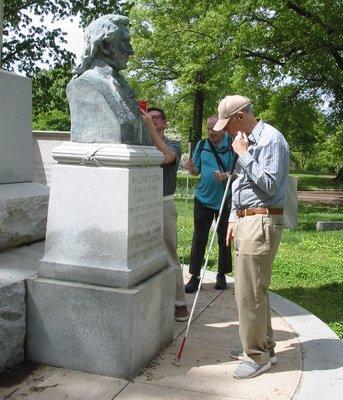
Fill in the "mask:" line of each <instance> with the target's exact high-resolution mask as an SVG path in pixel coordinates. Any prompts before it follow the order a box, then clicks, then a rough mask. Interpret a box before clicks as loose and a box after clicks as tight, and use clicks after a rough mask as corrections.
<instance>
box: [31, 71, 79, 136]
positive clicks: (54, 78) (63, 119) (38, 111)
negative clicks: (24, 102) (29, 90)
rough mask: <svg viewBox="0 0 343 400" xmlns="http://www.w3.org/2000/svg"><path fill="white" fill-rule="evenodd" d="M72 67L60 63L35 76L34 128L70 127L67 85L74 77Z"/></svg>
mask: <svg viewBox="0 0 343 400" xmlns="http://www.w3.org/2000/svg"><path fill="white" fill-rule="evenodd" d="M71 68H72V66H71V65H68V64H66V65H58V66H56V67H55V68H53V69H51V70H40V71H39V72H38V73H36V74H35V75H34V76H33V79H32V84H33V97H32V105H33V127H34V129H38V130H67V131H68V130H69V129H70V118H69V107H68V99H67V95H66V87H67V84H68V82H69V81H70V79H71V77H72V73H71ZM59 118H60V120H59Z"/></svg>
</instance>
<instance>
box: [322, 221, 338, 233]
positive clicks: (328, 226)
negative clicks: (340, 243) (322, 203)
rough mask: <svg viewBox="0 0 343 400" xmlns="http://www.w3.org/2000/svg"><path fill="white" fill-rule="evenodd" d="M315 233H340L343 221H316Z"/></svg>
mask: <svg viewBox="0 0 343 400" xmlns="http://www.w3.org/2000/svg"><path fill="white" fill-rule="evenodd" d="M316 229H317V231H341V230H342V229H343V221H317V224H316Z"/></svg>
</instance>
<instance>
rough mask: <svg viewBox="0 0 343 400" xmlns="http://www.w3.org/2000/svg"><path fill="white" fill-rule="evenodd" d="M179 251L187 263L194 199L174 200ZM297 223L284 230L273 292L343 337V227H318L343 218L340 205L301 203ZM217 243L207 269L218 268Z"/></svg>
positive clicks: (276, 261) (274, 275)
mask: <svg viewBox="0 0 343 400" xmlns="http://www.w3.org/2000/svg"><path fill="white" fill-rule="evenodd" d="M176 203H177V207H178V211H179V254H180V256H181V258H183V257H184V263H186V264H188V263H189V254H190V246H191V240H192V234H193V215H192V214H193V201H192V196H190V200H189V201H188V204H187V208H186V212H185V200H183V199H181V198H179V199H177V200H176ZM298 217H299V225H298V228H297V229H296V230H295V231H291V230H285V231H284V234H283V238H282V242H281V245H280V248H279V252H278V255H277V257H276V260H275V262H274V266H273V275H272V282H271V290H273V291H274V292H276V293H278V294H280V295H281V296H284V297H286V298H287V299H290V300H292V301H293V302H295V303H297V304H299V305H300V306H302V307H304V308H306V309H307V310H309V311H310V312H312V313H313V314H315V315H316V316H318V317H319V318H320V319H321V320H323V321H324V322H326V323H327V324H328V325H329V326H330V328H331V329H333V330H334V331H335V332H336V334H337V335H338V336H339V337H340V338H341V339H343V231H326V232H323V231H319V232H317V231H316V222H317V220H324V221H343V208H342V206H341V207H339V206H323V205H320V206H315V205H306V204H300V205H299V215H298ZM217 247H218V246H214V249H213V253H212V255H211V257H210V259H209V269H210V270H213V271H215V270H216V268H217V266H216V263H217V257H218V250H217Z"/></svg>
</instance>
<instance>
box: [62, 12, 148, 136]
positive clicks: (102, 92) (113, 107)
mask: <svg viewBox="0 0 343 400" xmlns="http://www.w3.org/2000/svg"><path fill="white" fill-rule="evenodd" d="M128 24H129V19H128V18H126V17H124V16H121V15H105V16H103V17H100V18H98V19H96V20H95V21H93V22H92V23H91V24H90V25H89V26H88V27H87V28H86V30H85V34H84V40H85V47H84V51H83V55H82V57H81V63H80V65H78V66H77V67H76V69H75V71H74V73H75V75H74V77H73V79H72V80H71V81H70V82H69V84H68V86H67V96H68V100H69V108H70V115H71V141H73V142H86V143H90V142H97V143H127V144H148V143H149V139H148V133H147V130H146V128H145V126H144V124H142V123H141V117H140V112H139V107H138V103H137V101H136V99H135V94H134V91H133V90H132V89H131V88H130V87H129V86H128V84H127V82H126V80H125V79H124V78H123V77H122V76H121V74H120V71H121V70H124V69H126V67H127V62H128V58H129V56H130V55H132V54H133V50H132V47H131V44H130V34H129V29H128Z"/></svg>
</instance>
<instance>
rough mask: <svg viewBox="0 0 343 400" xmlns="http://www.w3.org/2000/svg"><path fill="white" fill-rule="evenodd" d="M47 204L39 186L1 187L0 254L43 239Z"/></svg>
mask: <svg viewBox="0 0 343 400" xmlns="http://www.w3.org/2000/svg"><path fill="white" fill-rule="evenodd" d="M48 200H49V188H48V187H47V186H44V185H40V184H38V183H33V182H26V183H11V184H3V185H0V250H4V249H6V248H10V247H17V246H19V245H22V244H24V243H31V242H35V241H38V240H41V239H44V238H45V231H46V222H47V215H48Z"/></svg>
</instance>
